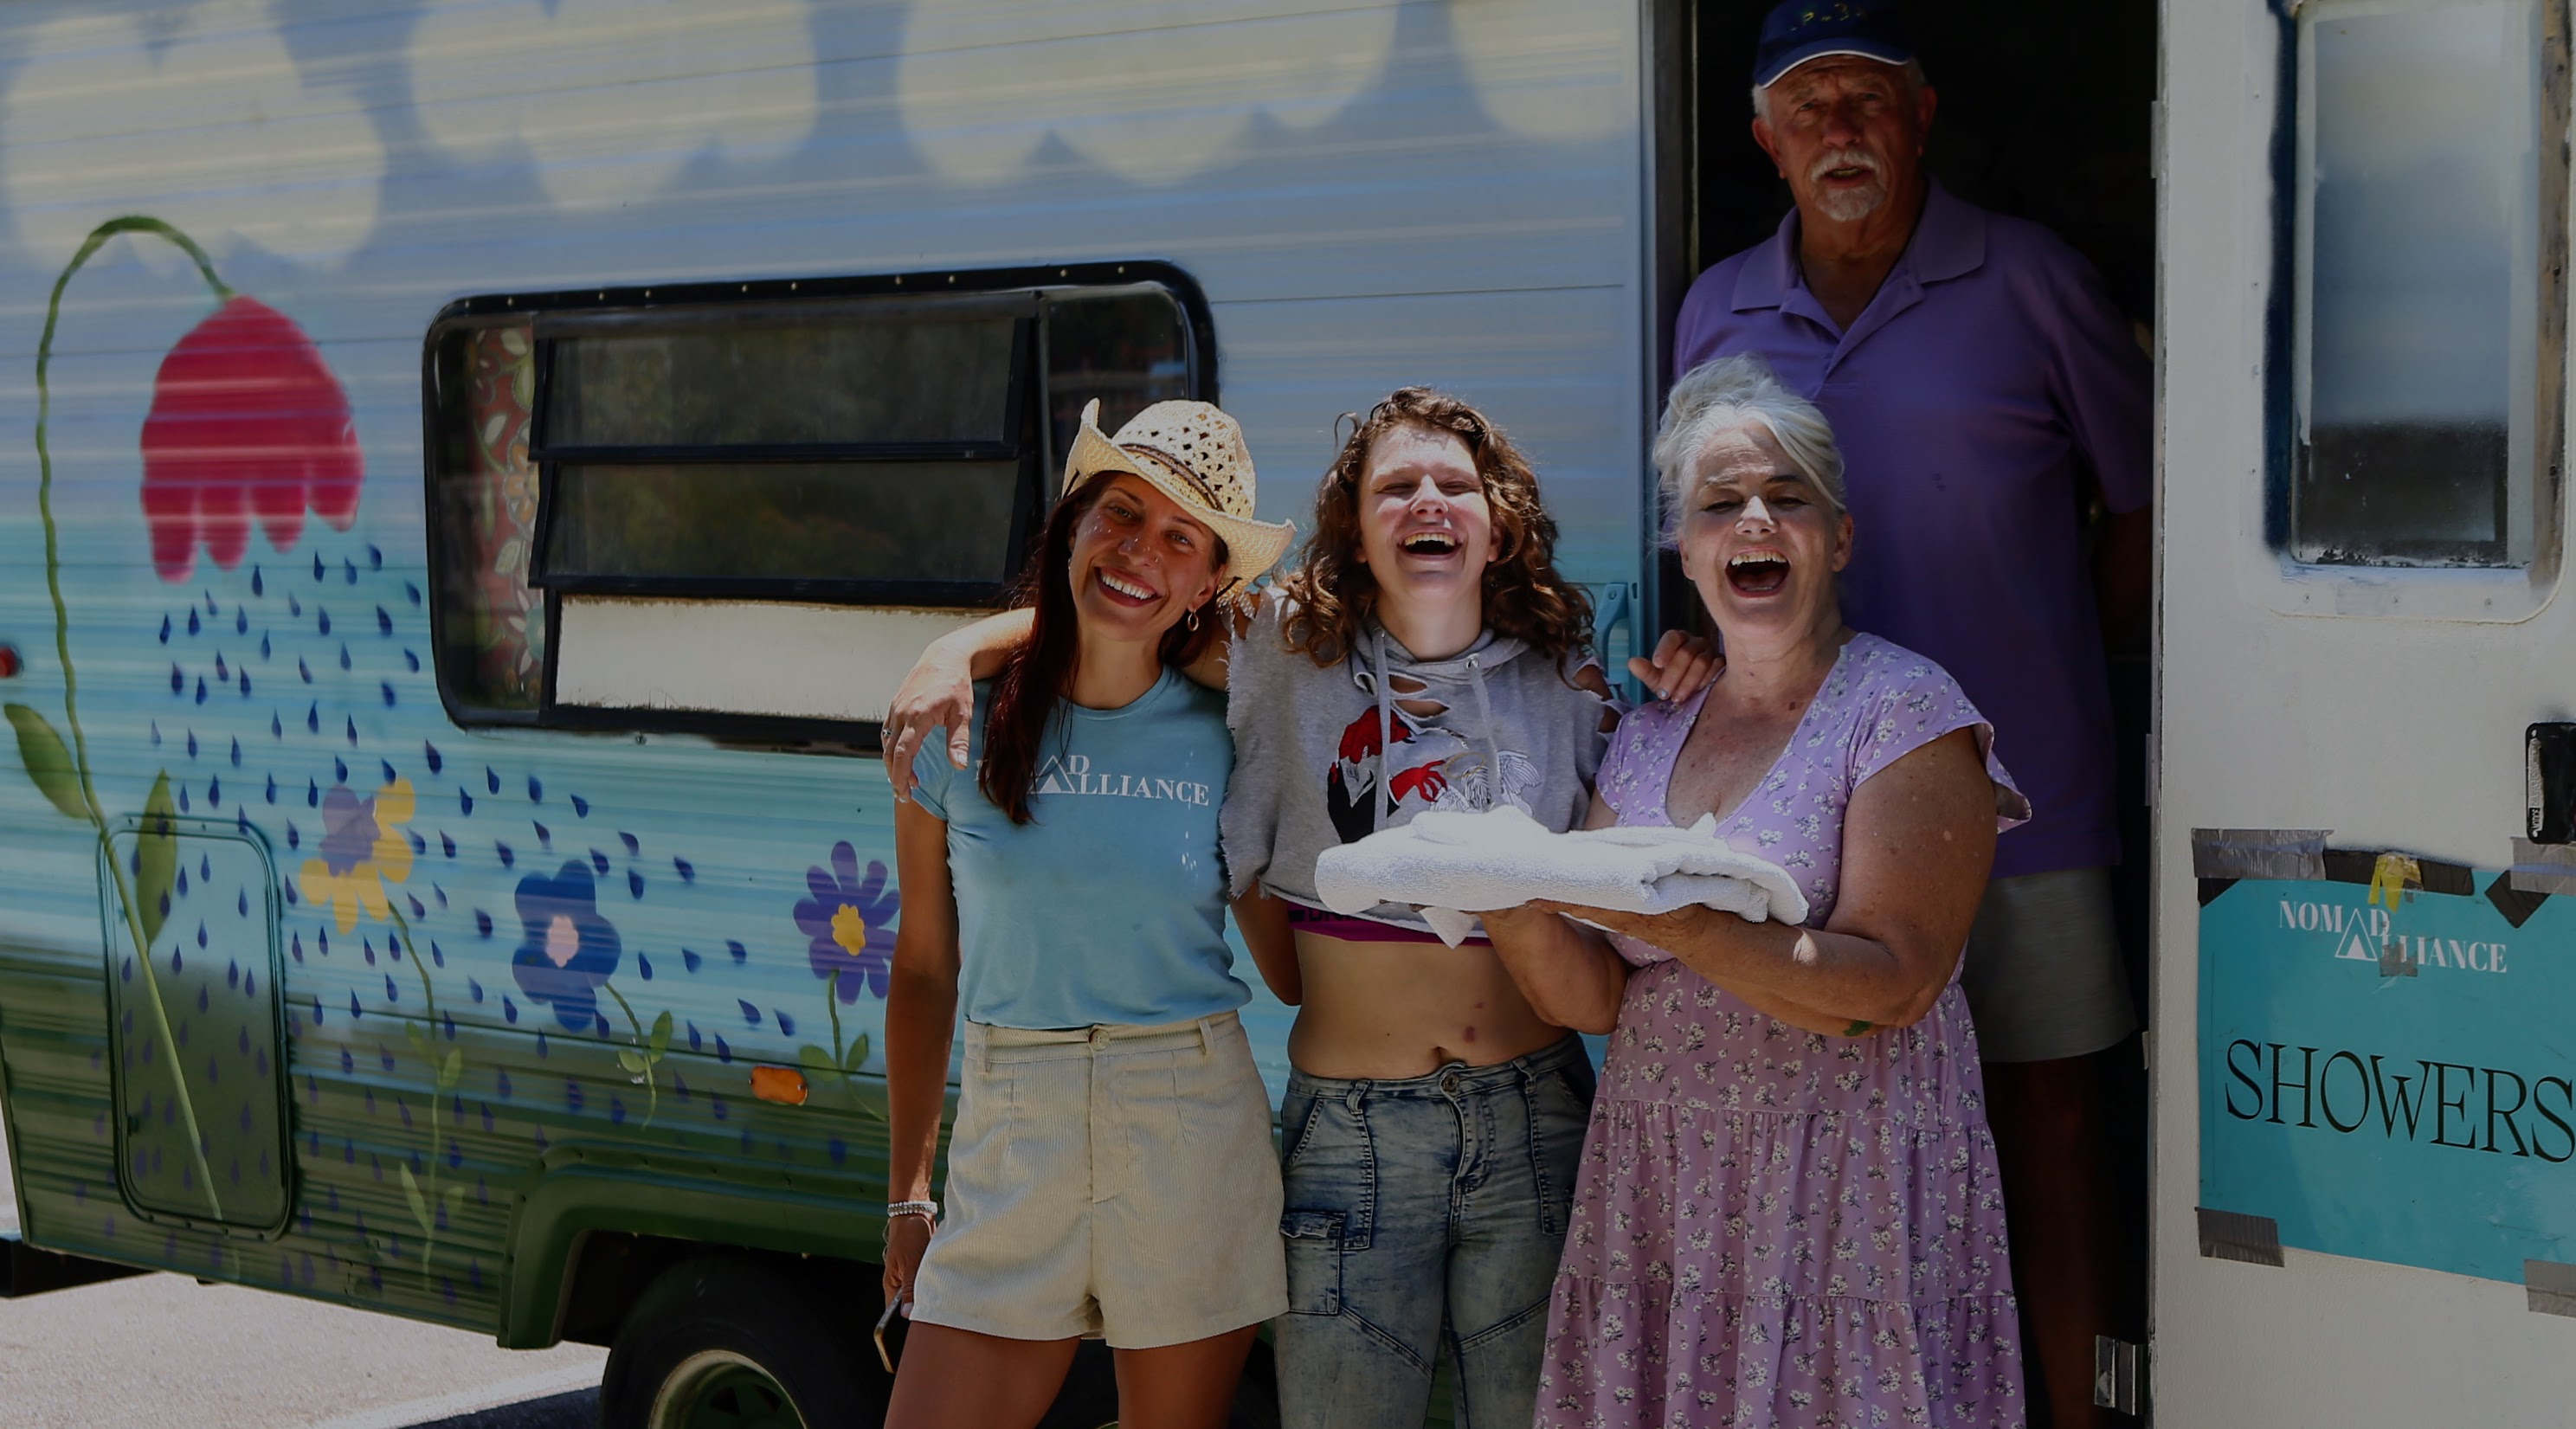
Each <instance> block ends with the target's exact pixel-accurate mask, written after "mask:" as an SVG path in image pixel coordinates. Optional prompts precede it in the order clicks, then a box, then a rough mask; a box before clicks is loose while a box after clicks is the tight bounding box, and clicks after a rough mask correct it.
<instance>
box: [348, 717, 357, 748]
mask: <svg viewBox="0 0 2576 1429" xmlns="http://www.w3.org/2000/svg"><path fill="white" fill-rule="evenodd" d="M349 747H350V748H351V749H355V748H357V747H358V720H357V717H356V716H355V715H352V716H350V717H349Z"/></svg>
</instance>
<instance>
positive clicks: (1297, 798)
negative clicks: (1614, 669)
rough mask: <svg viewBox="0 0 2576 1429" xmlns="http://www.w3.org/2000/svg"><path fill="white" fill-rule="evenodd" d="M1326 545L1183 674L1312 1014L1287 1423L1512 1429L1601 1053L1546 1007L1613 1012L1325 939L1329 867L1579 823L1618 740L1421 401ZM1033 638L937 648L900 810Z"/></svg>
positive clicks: (1293, 1226) (1558, 626)
mask: <svg viewBox="0 0 2576 1429" xmlns="http://www.w3.org/2000/svg"><path fill="white" fill-rule="evenodd" d="M1311 530H1312V533H1313V534H1312V536H1311V538H1310V540H1309V542H1308V544H1307V546H1306V547H1305V549H1304V551H1303V553H1302V555H1301V558H1300V560H1299V561H1298V563H1297V566H1296V569H1295V570H1294V571H1292V572H1291V573H1290V574H1288V575H1287V576H1285V577H1284V578H1282V579H1281V580H1280V581H1279V582H1278V583H1277V584H1275V585H1274V586H1272V587H1270V588H1268V589H1267V590H1265V591H1263V592H1261V593H1260V594H1259V596H1257V597H1256V598H1255V599H1253V600H1252V601H1250V602H1249V603H1248V608H1247V609H1246V611H1245V612H1244V614H1242V615H1241V616H1240V617H1239V618H1238V620H1237V621H1235V622H1233V624H1234V629H1233V630H1232V631H1231V632H1229V633H1230V634H1231V635H1232V637H1233V638H1232V640H1231V642H1230V646H1228V647H1221V648H1219V649H1217V650H1215V651H1213V652H1211V654H1210V655H1209V656H1208V657H1206V658H1204V659H1202V660H1201V661H1200V662H1199V664H1198V665H1197V666H1195V667H1193V668H1192V669H1191V670H1190V671H1189V672H1188V673H1189V674H1190V675H1191V676H1192V678H1194V679H1198V680H1200V681H1201V682H1202V683H1204V684H1209V685H1221V686H1224V687H1226V688H1227V689H1228V691H1229V693H1228V700H1227V706H1228V712H1227V724H1228V726H1229V727H1230V728H1231V730H1232V731H1233V734H1234V740H1235V773H1234V778H1233V781H1232V783H1231V785H1230V786H1229V789H1228V793H1227V797H1226V802H1225V807H1224V811H1223V814H1222V816H1221V820H1220V823H1221V828H1222V833H1223V839H1224V855H1225V861H1226V866H1227V870H1228V873H1229V876H1230V879H1231V882H1232V891H1233V892H1235V893H1237V894H1244V893H1248V892H1250V891H1252V890H1253V889H1255V888H1256V887H1257V888H1258V889H1259V890H1260V892H1262V893H1264V894H1267V895H1268V897H1267V899H1265V900H1261V901H1260V903H1259V905H1258V906H1259V907H1260V908H1261V909H1263V910H1264V912H1265V913H1266V917H1265V916H1254V917H1251V918H1246V919H1244V920H1243V927H1244V932H1245V936H1246V938H1247V940H1249V941H1256V942H1258V941H1264V940H1273V941H1274V946H1275V945H1276V943H1284V942H1286V941H1287V940H1289V939H1291V938H1293V940H1294V947H1295V953H1296V956H1295V957H1294V959H1293V960H1292V959H1284V958H1276V957H1265V958H1262V959H1261V962H1262V964H1263V966H1264V969H1265V972H1267V971H1268V969H1269V968H1271V967H1272V966H1282V967H1285V968H1288V969H1291V971H1290V972H1289V973H1288V974H1287V975H1285V976H1281V977H1273V978H1272V979H1271V983H1272V991H1273V992H1274V993H1275V994H1276V995H1277V996H1278V997H1279V999H1280V1000H1281V1001H1283V1002H1286V1003H1290V1004H1292V1005H1295V1006H1297V1007H1298V1009H1299V1011H1298V1016H1297V1021H1296V1026H1295V1028H1294V1030H1293V1031H1292V1032H1291V1033H1290V1034H1289V1042H1288V1053H1289V1061H1290V1063H1291V1067H1292V1076H1291V1079H1290V1082H1289V1087H1288V1092H1287V1096H1286V1098H1285V1100H1284V1101H1283V1103H1282V1106H1281V1109H1280V1126H1281V1130H1282V1138H1283V1145H1284V1148H1285V1152H1284V1166H1283V1170H1284V1175H1285V1181H1286V1211H1285V1214H1284V1215H1283V1216H1282V1218H1281V1224H1280V1231H1281V1235H1282V1237H1283V1240H1284V1245H1285V1250H1286V1255H1287V1262H1288V1299H1289V1310H1288V1314H1287V1315H1286V1316H1284V1317H1283V1318H1282V1319H1281V1320H1280V1321H1279V1322H1278V1325H1277V1332H1276V1333H1277V1354H1278V1361H1279V1382H1280V1407H1281V1418H1282V1422H1283V1424H1285V1425H1286V1426H1289V1429H1301V1426H1319V1425H1325V1424H1331V1425H1388V1426H1404V1427H1405V1429H1411V1426H1415V1425H1419V1424H1420V1423H1421V1422H1422V1420H1423V1417H1424V1413H1425V1410H1426V1407H1427V1405H1428V1401H1429V1396H1430V1390H1431V1381H1432V1374H1433V1370H1434V1367H1435V1366H1436V1364H1437V1363H1438V1362H1439V1361H1440V1360H1441V1359H1443V1358H1447V1359H1450V1360H1451V1361H1452V1362H1453V1364H1454V1366H1455V1368H1456V1372H1457V1378H1456V1384H1457V1392H1456V1398H1457V1408H1458V1410H1459V1411H1460V1416H1459V1417H1460V1422H1461V1423H1464V1424H1502V1423H1512V1424H1520V1423H1526V1422H1528V1420H1529V1418H1530V1415H1531V1412H1532V1407H1533V1406H1532V1400H1533V1397H1534V1395H1535V1393H1536V1387H1537V1379H1538V1366H1539V1355H1540V1350H1541V1340H1542V1336H1543V1333H1544V1329H1545V1320H1546V1317H1547V1304H1548V1295H1549V1289H1550V1285H1551V1283H1552V1281H1553V1278H1554V1276H1555V1272H1556V1266H1557V1260H1558V1256H1559V1252H1560V1250H1561V1248H1562V1245H1563V1241H1564V1235H1565V1226H1566V1210H1567V1204H1568V1200H1569V1197H1570V1196H1571V1194H1572V1191H1573V1187H1574V1182H1575V1168H1576V1160H1577V1158H1578V1156H1579V1155H1580V1153H1581V1149H1582V1141H1583V1131H1584V1125H1585V1120H1586V1116H1587V1114H1588V1111H1589V1108H1590V1104H1591V1098H1592V1066H1591V1062H1590V1059H1589V1058H1588V1056H1587V1055H1586V1053H1585V1050H1584V1047H1583V1044H1582V1041H1581V1039H1580V1038H1579V1037H1578V1036H1577V1035H1576V1033H1577V1032H1579V1031H1591V1032H1606V1031H1608V1030H1609V1029H1608V1028H1607V1027H1606V1026H1605V1027H1576V1028H1572V1029H1571V1030H1570V1029H1569V1027H1568V1025H1567V1024H1568V1020H1569V1019H1568V1018H1567V1017H1566V1016H1564V1015H1561V1014H1558V1013H1555V1012H1553V1011H1552V1010H1551V1009H1552V1008H1555V1007H1586V1006H1597V1005H1600V1004H1599V1002H1598V999H1597V997H1596V996H1586V995H1582V994H1583V992H1584V991H1585V990H1569V989H1565V988H1562V987H1561V986H1560V985H1559V980H1561V979H1562V978H1564V977H1566V976H1569V975H1575V976H1582V975H1603V974H1600V973H1599V972H1598V968H1599V967H1600V965H1599V964H1586V965H1583V966H1582V967H1579V968H1572V967H1569V965H1567V964H1564V963H1562V962H1559V961H1556V960H1552V959H1547V958H1544V957H1543V956H1541V955H1539V954H1538V953H1537V952H1536V951H1532V952H1531V954H1530V955H1529V956H1518V955H1516V950H1515V949H1514V948H1513V947H1512V946H1511V945H1510V944H1509V943H1508V942H1506V943H1503V944H1500V945H1497V944H1496V943H1493V942H1490V941H1488V940H1487V939H1486V938H1484V937H1483V936H1481V935H1479V936H1476V937H1472V938H1470V939H1469V940H1468V941H1467V942H1465V943H1464V944H1462V945H1460V946H1457V947H1454V948H1453V947H1450V946H1447V945H1446V944H1444V943H1442V942H1441V941H1440V940H1439V939H1438V938H1437V937H1435V936H1434V935H1433V934H1432V933H1431V932H1430V931H1429V930H1428V928H1427V925H1425V924H1424V923H1423V921H1422V919H1421V917H1420V916H1419V915H1418V914H1417V913H1416V912H1415V911H1414V910H1412V909H1410V908H1405V907H1400V906H1395V905H1385V906H1381V907H1378V908H1374V909H1371V910H1369V912H1368V913H1367V914H1365V915H1364V916H1361V917H1358V918H1345V917H1337V916H1334V915H1332V914H1330V913H1328V912H1326V911H1324V910H1323V908H1322V905H1321V901H1320V900H1319V899H1318V898H1317V897H1316V896H1315V885H1314V874H1315V861H1316V858H1317V857H1318V856H1319V855H1320V854H1321V853H1322V852H1323V851H1324V850H1325V849H1327V848H1330V847H1333V846H1335V845H1337V844H1341V843H1348V842H1352V841H1355V840H1357V839H1359V838H1362V837H1364V836H1366V835H1367V834H1368V833H1370V832H1372V831H1374V830H1376V829H1382V828H1392V827H1396V826H1398V825H1401V824H1403V823H1405V822H1407V821H1408V820H1410V819H1411V818H1412V817H1413V816H1414V815H1415V814H1416V813H1418V812H1420V811H1422V810H1424V809H1431V808H1444V809H1471V810H1472V809H1486V808H1492V807H1495V806H1497V805H1500V804H1512V805H1515V806H1517V807H1519V808H1521V809H1522V810H1524V811H1525V812H1527V813H1529V814H1530V815H1531V816H1532V817H1533V818H1535V819H1537V820H1538V821H1539V822H1541V823H1542V824H1545V825H1546V826H1548V827H1550V828H1554V829H1564V828H1570V827H1573V826H1575V825H1576V824H1577V823H1578V822H1580V820H1581V819H1582V817H1583V813H1584V811H1585V809H1586V807H1587V806H1588V802H1589V799H1590V786H1591V781H1592V776H1593V772H1594V770H1595V769H1596V768H1597V767H1598V766H1599V764H1600V759H1601V752H1602V749H1603V735H1604V733H1605V732H1606V730H1607V729H1608V728H1609V727H1610V725H1611V724H1612V722H1613V721H1614V718H1615V716H1614V714H1613V711H1612V707H1611V705H1610V704H1609V702H1608V700H1609V685H1608V683H1607V681H1606V680H1605V679H1604V678H1603V676H1602V673H1601V669H1600V667H1599V665H1598V664H1596V663H1594V662H1593V661H1592V659H1591V657H1590V654H1589V652H1588V650H1587V646H1588V644H1589V641H1590V637H1591V610H1590V603H1589V601H1588V600H1587V599H1586V597H1585V595H1584V592H1583V590H1582V588H1581V587H1579V586H1577V585H1575V584H1574V583H1573V582H1571V581H1568V580H1566V579H1565V578H1564V577H1563V576H1562V575H1561V574H1560V573H1559V572H1558V571H1557V569H1556V566H1555V562H1554V545H1555V539H1556V524H1555V522H1554V520H1552V519H1551V518H1550V517H1549V516H1548V514H1547V511H1546V509H1545V507H1544V506H1543V505H1542V504H1541V502H1540V500H1539V494H1538V481H1537V477H1536V475H1535V474H1534V473H1533V472H1532V471H1531V469H1530V466H1529V464H1528V462H1527V461H1526V460H1525V459H1523V458H1522V456H1521V455H1520V453H1519V451H1518V450H1517V449H1516V448H1515V447H1513V445H1512V444H1511V442H1510V440H1509V439H1508V438H1506V437H1505V436H1504V435H1503V433H1502V432H1501V431H1500V430H1499V429H1498V428H1496V427H1495V426H1494V425H1493V424H1492V423H1491V422H1490V421H1488V420H1487V419H1486V418H1485V417H1484V415H1483V414H1482V413H1480V412H1478V411H1477V410H1476V409H1475V408H1473V407H1471V406H1469V405H1467V404H1466V403H1464V402H1461V401H1459V400H1457V399H1456V398H1453V397H1448V396H1445V395H1443V394H1440V393H1437V392H1433V391H1430V390H1428V389H1424V388H1418V387H1408V388H1404V389H1401V390H1399V391H1397V392H1396V393H1394V394H1393V395H1391V396H1389V397H1388V398H1387V399H1386V400H1385V401H1383V402H1380V403H1378V404H1377V406H1376V407H1374V408H1372V409H1371V410H1370V412H1369V413H1368V414H1367V416H1366V417H1364V418H1360V419H1358V420H1357V421H1356V422H1355V424H1354V427H1353V430H1352V432H1351V435H1350V436H1349V438H1348V439H1347V440H1346V441H1345V442H1344V443H1343V446H1342V449H1341V451H1340V453H1339V454H1338V455H1337V456H1336V457H1335V459H1334V461H1333V464H1332V466H1331V467H1330V468H1329V469H1328V470H1327V471H1326V472H1325V474H1324V478H1323V481H1322V482H1321V483H1320V485H1319V486H1318V488H1317V491H1316V497H1315V515H1314V524H1313V526H1312V527H1311ZM1019 636H1020V631H1019V630H1018V629H1017V627H1016V625H1015V623H1014V618H1013V617H1012V616H1009V615H1004V616H997V617H994V618H992V619H990V620H986V621H983V622H980V623H979V624H977V625H975V626H970V627H968V628H967V629H965V630H963V631H960V632H958V633H957V634H955V635H952V636H948V637H944V638H943V639H942V640H940V641H938V642H935V643H934V644H933V645H932V647H931V648H930V650H929V651H928V652H926V653H925V654H924V656H923V659H922V661H921V663H920V664H919V665H918V666H916V667H915V669H914V672H913V674H912V676H911V677H910V678H909V679H907V680H906V682H905V685H904V688H903V690H902V691H901V692H900V693H899V694H898V696H897V698H896V701H895V705H894V709H893V710H892V711H891V712H890V714H889V716H888V719H887V723H886V730H885V733H886V745H887V750H888V755H887V758H888V763H889V769H890V771H892V772H893V774H894V777H895V783H896V787H897V789H898V791H900V790H902V789H903V788H904V787H905V786H906V785H907V784H908V783H909V778H908V776H909V774H910V770H911V757H910V756H911V752H912V750H913V749H914V748H916V747H917V746H918V744H919V743H920V741H921V740H922V739H923V738H924V737H925V736H926V735H927V734H928V733H929V732H930V731H931V730H933V729H936V728H943V727H944V728H947V729H949V730H951V731H954V730H957V729H962V728H964V727H966V722H967V711H968V710H969V708H970V703H971V699H972V693H971V681H972V679H973V678H974V677H975V676H976V675H977V674H980V673H988V672H987V671H984V670H981V669H979V668H978V667H979V666H980V665H989V664H992V663H994V662H995V661H996V660H997V658H998V654H999V652H1000V651H1003V650H1006V649H1008V648H1009V647H1010V645H1011V644H1012V643H1013V642H1014V641H1015V640H1017V639H1018V638H1019ZM1630 664H1631V667H1632V670H1633V671H1634V672H1635V673H1636V674H1637V675H1638V677H1639V678H1640V679H1641V680H1642V681H1644V683H1645V684H1646V685H1647V686H1648V687H1649V688H1650V689H1654V690H1657V691H1658V692H1664V693H1671V694H1674V695H1682V694H1687V693H1690V692H1693V691H1695V690H1696V689H1697V688H1698V687H1699V685H1701V684H1703V683H1705V682H1706V680H1707V678H1708V676H1709V674H1710V673H1711V670H1712V663H1711V661H1710V658H1709V656H1708V654H1707V651H1706V647H1705V646H1703V645H1699V644H1697V643H1696V642H1684V641H1682V640H1680V639H1679V638H1678V637H1675V636H1667V637H1666V638H1665V640H1664V642H1663V644H1662V645H1661V646H1659V647H1658V649H1657V652H1656V657H1655V658H1654V659H1651V660H1649V659H1642V658H1641V659H1637V660H1633V661H1631V662H1630ZM951 746H952V755H954V754H957V753H960V751H957V750H956V748H955V741H954V739H953V738H952V740H951ZM1243 906H1244V905H1238V908H1239V910H1240V909H1241V908H1242V907H1243ZM1569 993H1571V994H1573V995H1569ZM1610 1001H1611V1002H1612V1003H1613V1004H1615V1002H1616V998H1615V996H1614V997H1612V998H1611V999H1610Z"/></svg>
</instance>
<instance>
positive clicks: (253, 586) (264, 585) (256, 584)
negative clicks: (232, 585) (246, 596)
mask: <svg viewBox="0 0 2576 1429" xmlns="http://www.w3.org/2000/svg"><path fill="white" fill-rule="evenodd" d="M250 593H251V594H253V595H266V594H268V581H267V579H266V578H265V577H263V576H262V575H260V573H259V567H257V566H253V567H251V568H250Z"/></svg>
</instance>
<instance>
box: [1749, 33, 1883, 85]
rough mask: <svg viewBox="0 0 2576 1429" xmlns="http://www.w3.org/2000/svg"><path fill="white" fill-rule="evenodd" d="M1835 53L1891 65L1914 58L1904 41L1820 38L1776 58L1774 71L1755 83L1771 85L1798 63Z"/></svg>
mask: <svg viewBox="0 0 2576 1429" xmlns="http://www.w3.org/2000/svg"><path fill="white" fill-rule="evenodd" d="M1834 55H1850V56H1853V57H1855V58H1857V59H1865V60H1876V61H1878V62H1879V63H1880V64H1891V65H1901V64H1906V63H1908V62H1910V61H1912V60H1913V58H1914V52H1913V51H1912V50H1910V49H1907V48H1906V47H1905V46H1903V45H1890V44H1881V43H1878V42H1877V41H1874V40H1817V41H1815V42H1813V43H1812V44H1805V45H1800V46H1798V47H1797V48H1796V49H1793V50H1791V51H1789V52H1788V53H1787V54H1785V55H1782V56H1781V57H1780V58H1778V59H1776V60H1774V61H1772V62H1771V70H1770V73H1768V74H1756V75H1755V76H1754V77H1753V85H1754V87H1755V88H1757V89H1769V88H1770V87H1771V86H1773V85H1775V84H1778V83H1779V82H1780V81H1781V80H1783V79H1785V78H1787V77H1788V74H1789V71H1791V70H1793V69H1796V68H1797V67H1798V66H1800V65H1802V64H1806V63H1808V62H1809V61H1812V60H1821V59H1826V58H1829V57H1831V56H1834Z"/></svg>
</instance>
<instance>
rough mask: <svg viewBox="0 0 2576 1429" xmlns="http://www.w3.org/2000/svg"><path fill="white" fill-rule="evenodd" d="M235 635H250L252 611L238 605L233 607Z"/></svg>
mask: <svg viewBox="0 0 2576 1429" xmlns="http://www.w3.org/2000/svg"><path fill="white" fill-rule="evenodd" d="M233 633H234V634H235V635H248V634H249V633H250V611H248V610H247V609H245V608H243V607H241V606H238V605H236V606H234V607H233Z"/></svg>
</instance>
